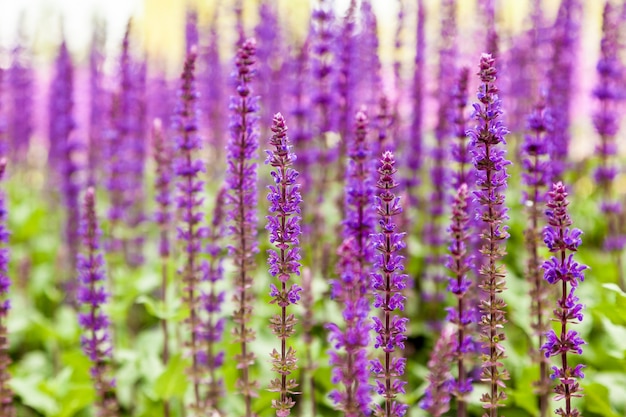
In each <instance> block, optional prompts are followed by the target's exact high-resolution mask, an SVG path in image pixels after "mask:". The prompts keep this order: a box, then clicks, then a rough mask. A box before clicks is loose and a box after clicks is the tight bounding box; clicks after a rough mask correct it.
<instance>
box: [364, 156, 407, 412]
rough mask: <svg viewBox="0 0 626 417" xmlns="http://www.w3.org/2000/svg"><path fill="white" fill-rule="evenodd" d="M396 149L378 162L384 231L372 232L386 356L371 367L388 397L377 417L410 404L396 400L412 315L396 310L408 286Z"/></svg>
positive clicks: (377, 323)
mask: <svg viewBox="0 0 626 417" xmlns="http://www.w3.org/2000/svg"><path fill="white" fill-rule="evenodd" d="M395 164H396V160H395V158H394V156H393V153H391V152H389V151H386V152H384V153H383V155H382V158H381V159H380V163H379V166H378V174H379V179H378V182H377V184H376V187H377V188H378V189H379V190H380V191H379V192H378V196H376V211H377V213H378V216H379V224H380V232H379V233H375V234H372V236H371V239H372V243H373V245H374V248H375V249H376V250H377V251H378V252H379V253H378V254H377V255H376V257H375V260H374V267H375V268H377V269H378V271H379V272H374V273H373V274H372V275H371V281H372V287H373V290H374V307H376V308H378V309H380V310H381V313H382V315H381V317H382V319H381V318H380V317H373V320H374V330H375V331H376V333H377V335H376V342H375V344H374V347H375V348H376V349H380V350H382V351H383V352H384V355H383V359H382V361H381V359H374V360H373V361H371V362H370V370H371V372H372V373H373V374H374V376H375V378H376V385H377V388H376V392H377V393H378V394H379V395H381V396H382V397H383V398H384V400H385V403H384V406H382V407H381V406H380V405H376V408H375V410H374V413H375V415H376V416H377V417H392V416H394V417H402V416H404V414H405V413H406V411H407V408H408V406H407V405H406V404H402V403H401V402H399V401H397V400H396V397H397V395H398V394H405V389H404V385H405V384H406V382H405V381H403V380H402V379H401V377H402V375H403V374H404V368H405V365H406V359H405V358H402V357H397V356H395V355H393V353H394V352H397V351H398V350H400V349H404V341H405V340H406V326H407V322H408V319H407V318H404V317H401V316H399V315H397V314H392V313H393V312H394V311H395V310H400V311H402V310H404V300H405V297H404V295H402V290H404V289H405V288H406V279H407V276H406V274H403V273H402V271H403V270H404V266H403V263H404V257H403V256H401V255H400V252H401V251H402V249H404V248H405V246H406V245H405V243H404V241H403V240H404V233H398V232H396V224H395V223H394V222H393V217H394V216H397V215H399V214H400V213H402V207H401V206H400V197H397V196H396V195H395V194H394V192H393V190H394V189H395V188H396V187H397V186H398V183H397V182H396V179H395V174H396V172H397V170H396V167H395Z"/></svg>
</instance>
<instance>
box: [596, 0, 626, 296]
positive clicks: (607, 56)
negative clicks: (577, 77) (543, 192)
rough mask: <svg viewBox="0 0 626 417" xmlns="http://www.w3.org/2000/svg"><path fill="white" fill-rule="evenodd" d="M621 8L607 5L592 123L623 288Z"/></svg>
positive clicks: (608, 242) (610, 243)
mask: <svg viewBox="0 0 626 417" xmlns="http://www.w3.org/2000/svg"><path fill="white" fill-rule="evenodd" d="M617 12H618V10H616V8H615V6H613V5H612V3H611V2H609V1H607V2H606V3H605V6H604V13H603V24H602V34H603V36H602V41H601V43H600V59H599V60H598V65H597V66H596V70H597V73H598V85H597V86H596V88H595V89H594V91H593V95H594V96H595V98H596V99H597V101H598V110H597V111H596V112H595V113H594V115H593V124H594V126H595V129H596V132H598V135H599V136H600V143H599V144H598V145H597V146H596V155H598V156H599V157H600V164H599V165H598V167H597V168H596V171H595V179H596V182H597V183H598V186H599V188H600V190H601V192H602V202H601V206H600V208H601V210H602V212H603V213H604V215H605V216H606V218H607V223H608V225H607V227H608V231H607V234H606V239H605V242H604V246H605V248H606V249H607V250H609V251H610V252H612V255H613V257H614V258H615V261H616V262H615V263H616V264H617V265H618V273H619V282H620V285H621V287H622V288H624V287H625V286H626V283H625V282H624V277H623V272H622V261H621V252H622V251H623V249H624V246H626V236H624V235H623V234H621V233H620V223H621V221H622V220H621V217H622V214H623V213H622V212H623V209H622V208H621V205H620V203H619V201H618V198H617V197H616V196H615V190H614V186H613V182H614V181H615V177H616V176H617V174H618V172H619V169H618V167H617V165H616V161H615V159H616V155H617V143H616V135H617V132H618V130H619V123H620V114H619V108H618V107H619V106H620V104H619V103H620V101H621V99H622V98H623V97H621V92H620V89H621V83H622V80H623V78H622V71H623V69H622V65H621V63H620V59H619V23H618V19H619V18H620V17H619V16H618V13H617Z"/></svg>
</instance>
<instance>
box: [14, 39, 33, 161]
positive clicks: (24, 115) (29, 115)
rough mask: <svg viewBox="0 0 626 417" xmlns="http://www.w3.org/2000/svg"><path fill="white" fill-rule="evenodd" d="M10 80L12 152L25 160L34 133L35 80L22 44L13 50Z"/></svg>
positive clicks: (17, 158) (15, 156)
mask: <svg viewBox="0 0 626 417" xmlns="http://www.w3.org/2000/svg"><path fill="white" fill-rule="evenodd" d="M8 81H9V88H10V91H11V95H10V97H11V98H12V101H13V102H12V103H11V115H10V118H9V121H10V122H9V126H8V127H9V138H10V144H9V146H10V153H11V156H12V157H13V158H16V160H23V159H24V157H25V156H26V151H27V150H28V146H29V144H30V137H31V135H32V133H33V96H34V85H33V84H34V80H33V69H32V68H31V66H30V62H29V60H28V57H27V53H26V48H24V47H23V46H21V45H17V46H15V47H14V48H13V50H12V51H11V67H10V68H9V70H8Z"/></svg>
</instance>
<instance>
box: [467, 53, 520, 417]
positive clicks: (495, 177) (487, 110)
mask: <svg viewBox="0 0 626 417" xmlns="http://www.w3.org/2000/svg"><path fill="white" fill-rule="evenodd" d="M479 68H480V69H479V72H478V76H479V77H480V82H481V84H480V86H479V87H478V100H479V102H478V103H474V113H473V119H474V120H475V121H476V126H475V127H474V128H473V129H470V130H468V135H469V137H470V148H471V149H472V155H473V157H474V167H475V169H476V188H477V189H478V190H477V191H474V196H475V199H474V200H475V201H476V203H477V205H478V208H477V211H476V215H477V217H478V218H480V220H481V221H482V224H483V226H482V227H483V229H482V230H481V236H482V239H483V246H482V248H481V253H482V254H483V257H484V261H483V264H482V266H481V268H480V275H481V277H482V280H481V281H480V284H479V286H478V287H479V288H480V289H481V291H482V293H483V295H484V296H483V299H482V300H481V303H480V311H481V319H480V322H479V325H480V328H481V334H480V340H481V342H482V345H483V347H484V348H485V349H486V352H485V353H484V354H483V361H482V372H481V380H483V381H484V382H487V383H488V385H489V391H488V392H487V393H485V394H483V395H482V397H481V402H483V403H484V404H483V408H485V409H487V412H486V413H485V414H484V416H486V417H497V416H498V408H499V407H502V406H503V405H504V404H503V401H504V400H505V399H506V394H505V392H504V388H505V384H504V381H505V380H507V379H509V375H508V372H507V371H506V369H504V365H503V364H502V359H504V358H505V357H506V355H505V352H504V346H503V345H502V341H504V340H505V334H504V332H503V330H502V329H503V326H504V324H505V323H506V318H505V312H504V309H505V307H506V303H505V302H504V300H503V299H502V296H501V295H500V294H501V293H502V292H503V291H504V290H505V289H506V280H505V277H506V271H505V269H504V265H502V264H501V263H499V262H498V261H499V260H500V259H501V258H502V257H504V255H505V254H506V250H505V248H504V241H505V240H506V239H507V238H508V236H509V234H508V233H507V227H506V226H505V225H504V224H503V223H504V221H505V220H506V219H508V216H507V214H506V213H507V208H506V206H505V204H504V203H505V201H504V190H505V188H506V186H507V178H508V174H507V171H506V166H507V165H509V164H510V162H509V161H507V160H506V158H505V150H504V149H502V145H504V144H506V142H505V139H504V137H505V135H506V134H507V133H508V131H507V129H506V127H504V125H503V124H502V120H501V116H502V106H501V101H500V99H499V98H498V88H497V87H496V85H495V81H496V67H495V60H494V59H493V58H492V57H491V55H489V54H483V55H482V56H481V58H480V66H479Z"/></svg>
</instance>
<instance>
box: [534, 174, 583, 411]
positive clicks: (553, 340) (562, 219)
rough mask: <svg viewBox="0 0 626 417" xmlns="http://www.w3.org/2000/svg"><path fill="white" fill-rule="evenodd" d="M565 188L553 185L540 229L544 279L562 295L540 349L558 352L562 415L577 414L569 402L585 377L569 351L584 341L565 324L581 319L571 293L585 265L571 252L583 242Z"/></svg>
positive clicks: (578, 394)
mask: <svg viewBox="0 0 626 417" xmlns="http://www.w3.org/2000/svg"><path fill="white" fill-rule="evenodd" d="M568 205H569V201H568V200H567V191H566V189H565V186H564V185H563V183H561V182H559V183H557V184H553V185H552V190H551V191H550V194H549V200H548V203H547V206H548V209H547V210H546V216H547V217H548V225H547V226H546V227H545V228H544V231H543V241H544V243H545V244H546V246H547V247H548V249H549V250H550V252H551V253H553V254H554V256H552V257H551V258H550V259H549V260H547V261H545V262H544V263H543V266H542V268H543V269H544V271H545V272H544V279H545V280H546V281H547V282H548V283H549V284H552V285H558V286H560V287H561V297H560V298H559V300H558V301H557V308H556V309H555V310H554V315H555V316H556V321H557V322H559V323H560V325H561V326H560V331H559V333H558V334H557V333H556V332H555V331H554V330H550V331H548V332H547V333H546V342H545V343H544V345H543V346H541V349H542V350H543V352H544V354H545V356H546V358H549V357H552V356H557V357H558V366H553V367H552V375H551V378H552V379H554V380H558V384H557V385H556V387H555V388H554V392H555V393H556V397H555V399H556V400H565V408H563V407H559V408H558V409H557V410H556V411H555V413H556V414H557V415H560V416H562V417H579V416H580V415H581V414H580V411H579V410H578V409H576V408H575V407H573V406H572V403H571V401H572V398H575V397H582V393H581V391H582V388H581V387H580V385H579V381H580V380H581V379H582V378H584V377H585V375H584V374H583V372H582V368H583V367H584V365H581V364H578V365H576V366H574V367H572V365H571V362H569V361H568V359H571V355H581V354H582V345H584V344H585V341H584V340H583V339H582V337H581V336H580V335H579V334H578V332H577V331H575V330H571V329H570V328H569V326H568V325H571V324H577V323H580V322H581V321H582V320H583V314H582V309H583V307H584V306H583V305H582V304H580V303H579V302H578V301H579V300H578V297H577V296H576V295H574V292H575V290H576V289H577V288H578V285H579V284H580V283H581V282H582V281H583V280H584V279H585V276H584V273H583V271H584V270H585V269H587V266H585V265H582V264H579V263H578V262H576V261H575V260H574V253H575V252H576V251H577V250H578V247H579V246H580V244H581V243H582V240H581V238H580V236H581V235H582V232H581V231H580V230H579V229H576V228H571V226H572V219H571V218H570V216H569V214H568V212H567V206H568Z"/></svg>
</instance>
